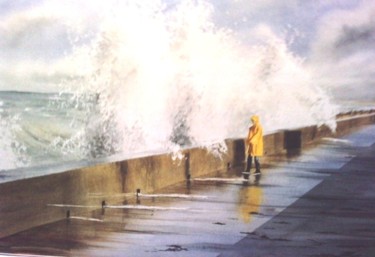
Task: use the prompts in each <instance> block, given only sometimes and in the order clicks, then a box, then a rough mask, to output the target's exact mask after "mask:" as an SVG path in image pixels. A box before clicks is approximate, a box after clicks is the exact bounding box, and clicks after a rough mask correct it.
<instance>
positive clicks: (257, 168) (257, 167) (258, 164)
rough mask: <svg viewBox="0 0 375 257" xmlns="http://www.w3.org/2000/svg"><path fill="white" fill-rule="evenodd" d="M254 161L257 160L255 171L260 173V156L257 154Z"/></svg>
mask: <svg viewBox="0 0 375 257" xmlns="http://www.w3.org/2000/svg"><path fill="white" fill-rule="evenodd" d="M254 162H255V173H260V162H259V157H257V156H255V157H254Z"/></svg>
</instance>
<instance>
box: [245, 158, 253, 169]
mask: <svg viewBox="0 0 375 257" xmlns="http://www.w3.org/2000/svg"><path fill="white" fill-rule="evenodd" d="M252 161H253V158H252V157H251V156H250V155H248V156H247V162H246V170H245V172H250V169H251V165H252Z"/></svg>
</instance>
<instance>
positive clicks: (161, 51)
mask: <svg viewBox="0 0 375 257" xmlns="http://www.w3.org/2000/svg"><path fill="white" fill-rule="evenodd" d="M116 3H117V4H118V6H117V8H110V9H108V10H103V13H102V15H101V16H100V17H96V20H95V23H96V24H99V26H97V27H95V28H92V27H90V28H82V26H80V24H79V23H77V24H76V23H75V22H74V20H68V21H69V24H68V25H67V24H65V25H66V26H68V27H69V29H67V34H69V35H71V36H70V44H71V49H70V51H69V55H67V56H66V59H65V60H64V61H62V62H61V64H60V65H61V66H63V67H66V69H67V70H69V69H68V68H69V66H70V65H71V64H72V63H74V64H80V65H79V67H80V69H78V70H77V71H76V73H74V74H71V76H69V77H65V78H64V79H61V80H59V81H53V82H49V83H54V84H55V87H56V88H58V90H56V93H28V92H16V91H11V92H10V91H3V92H0V170H9V169H17V168H21V167H37V166H45V165H47V166H48V165H51V164H54V165H55V164H59V163H69V162H74V161H81V160H86V161H90V160H96V159H98V158H102V157H107V156H112V155H116V154H123V155H127V154H137V153H146V152H150V151H167V152H173V153H175V155H173V158H174V157H176V158H178V156H179V155H178V153H179V150H180V149H181V148H184V147H191V146H202V147H208V148H209V149H210V150H211V151H212V152H213V153H214V154H217V155H220V154H221V153H224V152H225V151H226V145H225V143H224V139H226V138H238V137H244V136H246V134H247V130H248V127H249V122H250V116H251V115H253V114H258V115H259V116H260V119H261V123H262V124H263V126H264V128H265V131H266V133H270V132H272V131H276V130H278V129H287V128H295V127H301V126H307V125H312V124H317V125H322V124H327V125H328V126H330V127H331V128H332V129H335V125H336V122H335V116H336V114H337V113H339V112H340V110H344V109H343V106H344V105H342V106H340V105H338V104H337V101H335V99H334V98H333V96H332V95H331V93H330V90H329V89H327V88H326V86H325V85H320V84H319V83H317V81H319V80H316V77H315V76H316V75H314V74H315V73H314V71H313V70H311V69H310V68H308V66H307V65H305V61H304V59H303V58H300V57H298V56H296V55H295V54H294V53H293V52H291V51H290V50H289V45H288V40H286V39H284V38H282V37H278V36H276V35H275V34H274V33H272V32H271V31H269V30H268V29H267V27H265V26H261V25H260V26H258V27H257V29H254V30H253V31H252V36H253V39H254V40H253V42H252V44H250V45H249V44H244V43H243V42H241V41H239V40H238V39H237V38H236V36H235V34H234V33H233V32H232V31H230V30H229V29H227V28H220V27H217V26H215V24H214V23H213V22H212V17H211V12H212V8H211V7H210V6H208V5H207V4H205V3H204V2H199V1H198V2H197V3H196V2H194V1H186V2H183V3H182V4H180V5H175V6H173V8H172V7H171V8H168V9H165V8H164V7H161V6H159V5H158V4H145V5H144V6H143V5H142V4H138V3H136V4H129V3H127V2H126V3H123V4H121V3H119V2H116ZM134 24H137V25H136V26H135V25H134ZM340 108H341V109H340ZM345 108H346V109H345V110H350V109H353V108H355V105H353V106H351V107H349V108H348V106H346V107H345Z"/></svg>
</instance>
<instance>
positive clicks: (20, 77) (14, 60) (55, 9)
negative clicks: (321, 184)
mask: <svg viewBox="0 0 375 257" xmlns="http://www.w3.org/2000/svg"><path fill="white" fill-rule="evenodd" d="M112 2H113V3H112ZM146 2H147V1H146ZM152 2H157V1H149V4H150V3H152ZM181 2H184V1H183V0H181V1H179V0H173V1H172V0H169V1H167V0H164V4H165V5H164V7H163V8H165V10H167V9H168V8H174V6H176V5H178V4H180V3H181ZM192 2H197V1H192ZM117 3H118V1H109V0H108V1H98V0H97V1H90V0H87V1H84V0H80V1H78V0H77V1H73V0H71V1H68V0H65V1H57V0H46V1H43V0H23V1H21V0H18V1H13V0H0V90H20V91H56V90H57V87H56V86H57V84H58V83H59V81H60V80H61V79H64V78H68V77H69V76H71V75H76V73H77V70H78V69H83V70H84V67H82V66H84V62H80V63H78V64H77V63H74V62H73V61H72V59H69V58H67V57H69V55H70V54H71V53H72V52H73V46H74V47H77V45H79V46H83V45H85V44H89V43H90V40H91V39H92V38H94V37H95V34H96V33H97V31H98V30H99V28H100V26H101V17H102V16H103V15H105V10H108V9H110V8H109V7H108V6H109V5H111V4H112V5H113V6H116V4H117ZM208 3H209V4H210V5H211V7H210V8H211V11H212V15H211V16H212V22H213V24H214V26H216V27H218V28H226V29H228V30H230V31H231V33H233V34H234V35H235V37H236V38H237V39H238V40H239V41H241V42H242V43H243V44H244V45H249V46H250V45H252V44H258V43H259V42H256V40H257V39H256V38H254V37H253V32H254V29H256V28H259V27H261V26H263V27H267V28H268V29H269V31H271V32H272V33H273V34H275V35H276V36H277V37H280V38H283V39H284V40H285V41H286V42H287V46H288V48H289V50H290V51H291V52H293V53H294V54H295V55H296V56H299V57H301V58H304V60H305V61H304V65H306V66H310V67H312V68H313V69H314V70H315V72H316V74H318V76H317V77H319V83H323V84H325V85H328V86H330V87H332V88H339V89H344V90H338V91H337V92H338V94H344V95H345V94H346V93H345V92H351V93H349V94H352V93H353V94H356V96H358V97H362V98H368V100H374V99H375V97H374V93H369V92H372V91H375V90H373V89H374V87H375V64H374V63H375V62H374V60H375V50H374V45H375V44H374V43H375V1H373V0H284V1H281V0H251V1H250V0H211V1H208ZM113 6H112V7H113ZM72 24H74V30H72V27H73V26H72ZM75 35H80V37H79V39H75V38H74V37H75ZM82 35H85V36H82ZM72 42H75V43H74V44H73V45H72ZM77 66H79V67H77Z"/></svg>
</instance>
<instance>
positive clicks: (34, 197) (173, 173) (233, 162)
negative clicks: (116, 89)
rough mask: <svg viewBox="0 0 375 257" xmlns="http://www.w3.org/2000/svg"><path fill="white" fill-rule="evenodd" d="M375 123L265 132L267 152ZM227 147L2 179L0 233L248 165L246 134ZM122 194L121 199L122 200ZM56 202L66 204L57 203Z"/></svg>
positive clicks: (358, 119) (355, 118) (357, 118)
mask: <svg viewBox="0 0 375 257" xmlns="http://www.w3.org/2000/svg"><path fill="white" fill-rule="evenodd" d="M372 123H375V113H374V112H368V113H360V114H359V115H358V114H357V115H349V116H348V117H341V118H340V119H339V120H338V122H337V131H336V133H332V132H331V131H330V130H329V128H327V127H325V126H322V127H317V126H310V127H304V128H300V129H293V130H283V131H278V132H275V133H272V134H268V135H265V137H264V140H265V157H264V159H263V162H265V163H267V159H268V158H271V157H272V156H273V155H278V154H286V153H288V152H289V151H293V150H298V149H301V148H303V147H306V146H308V145H310V144H312V143H314V142H316V141H317V140H319V139H321V138H322V137H327V136H331V137H332V136H342V135H344V134H346V133H349V132H351V131H353V130H355V129H358V128H359V127H360V126H362V125H366V124H372ZM226 143H227V146H228V151H227V153H226V154H224V155H223V156H221V158H219V157H216V156H214V155H213V154H211V153H210V152H209V151H208V150H206V149H205V148H191V149H185V150H184V152H183V154H184V155H185V158H184V159H182V160H176V161H174V160H173V159H172V157H171V154H160V155H153V156H146V157H139V158H133V159H127V160H123V161H118V162H113V163H104V164H99V165H94V166H91V167H84V168H80V169H74V170H67V171H65V172H62V173H58V174H51V175H45V176H40V177H34V178H29V179H22V180H17V181H12V182H6V183H2V184H0V238H1V237H5V236H8V235H12V234H15V233H17V232H20V231H23V230H26V229H29V228H33V227H36V226H40V225H43V224H47V223H51V222H55V221H58V220H61V219H65V218H66V217H67V216H69V215H71V216H76V215H79V214H80V213H81V212H82V211H84V210H87V208H80V206H91V207H90V208H92V209H100V208H101V206H102V204H103V203H104V202H105V203H107V204H113V203H118V202H119V201H120V200H121V199H123V196H125V195H126V194H134V193H135V192H136V190H137V189H141V190H142V192H147V193H150V192H154V191H157V190H160V189H162V188H165V187H167V186H170V185H173V184H176V183H180V182H184V181H187V180H188V178H190V177H191V178H194V177H200V176H205V175H208V174H210V173H211V174H212V173H214V172H217V171H222V170H225V169H227V168H228V167H234V166H239V165H243V162H244V160H245V143H244V139H243V138H239V139H227V140H226ZM119 199H120V200H119ZM54 205H66V206H65V207H62V208H61V207H59V208H57V207H56V206H54Z"/></svg>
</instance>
